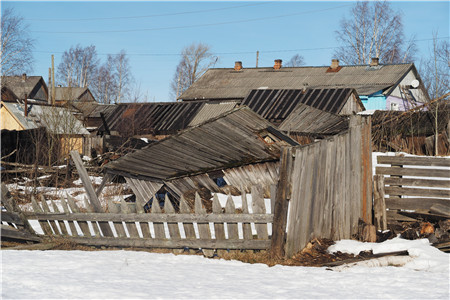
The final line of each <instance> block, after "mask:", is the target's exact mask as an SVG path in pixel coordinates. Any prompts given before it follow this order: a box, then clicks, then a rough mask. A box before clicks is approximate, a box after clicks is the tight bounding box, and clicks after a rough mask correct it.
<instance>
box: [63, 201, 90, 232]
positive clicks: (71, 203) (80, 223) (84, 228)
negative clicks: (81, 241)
mask: <svg viewBox="0 0 450 300" xmlns="http://www.w3.org/2000/svg"><path fill="white" fill-rule="evenodd" d="M67 203H68V204H69V206H70V209H71V210H72V211H73V212H74V213H79V212H80V209H79V207H78V205H77V204H76V203H75V199H74V198H72V196H70V195H69V194H67ZM77 223H78V226H80V229H81V231H82V232H83V235H84V236H86V237H91V236H92V234H91V231H90V230H89V225H88V223H87V222H86V221H77Z"/></svg>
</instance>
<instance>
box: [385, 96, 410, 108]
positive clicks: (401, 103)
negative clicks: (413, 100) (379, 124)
mask: <svg viewBox="0 0 450 300" xmlns="http://www.w3.org/2000/svg"><path fill="white" fill-rule="evenodd" d="M392 103H397V105H398V110H399V111H406V110H409V109H411V108H413V106H412V105H411V104H410V103H409V102H408V101H407V100H406V99H402V98H399V97H395V96H392V95H391V96H389V97H387V99H386V108H385V110H393V109H391V104H392Z"/></svg>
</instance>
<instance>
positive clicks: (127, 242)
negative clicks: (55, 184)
mask: <svg viewBox="0 0 450 300" xmlns="http://www.w3.org/2000/svg"><path fill="white" fill-rule="evenodd" d="M68 240H70V241H73V242H75V243H78V244H84V245H91V246H110V247H136V248H184V247H189V248H202V249H204V248H206V249H256V250H266V249H268V248H269V247H270V241H269V240H243V239H242V240H223V241H221V240H213V239H208V240H202V239H179V240H176V239H136V238H127V239H118V238H110V237H100V238H84V237H76V238H73V237H70V238H68Z"/></svg>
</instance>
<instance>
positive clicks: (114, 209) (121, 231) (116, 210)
mask: <svg viewBox="0 0 450 300" xmlns="http://www.w3.org/2000/svg"><path fill="white" fill-rule="evenodd" d="M108 208H109V212H110V213H112V214H120V212H121V206H120V205H117V204H116V203H114V202H113V201H112V200H111V201H110V203H109V205H108ZM113 226H114V229H116V233H117V236H118V237H119V238H126V237H127V233H126V232H125V228H124V227H123V223H122V222H113Z"/></svg>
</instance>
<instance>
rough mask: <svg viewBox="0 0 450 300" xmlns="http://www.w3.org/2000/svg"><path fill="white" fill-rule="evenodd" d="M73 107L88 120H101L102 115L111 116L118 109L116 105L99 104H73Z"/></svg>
mask: <svg viewBox="0 0 450 300" xmlns="http://www.w3.org/2000/svg"><path fill="white" fill-rule="evenodd" d="M71 105H72V106H73V107H75V108H76V109H77V110H79V111H80V112H81V113H82V114H83V116H84V117H86V118H100V117H101V116H100V113H104V114H105V115H109V114H110V113H112V112H113V111H114V110H115V109H116V107H117V105H116V104H101V103H97V102H72V103H71Z"/></svg>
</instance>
